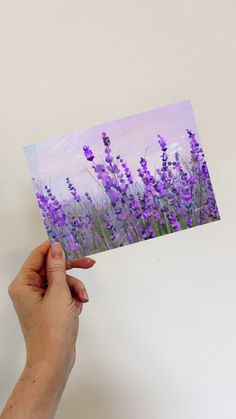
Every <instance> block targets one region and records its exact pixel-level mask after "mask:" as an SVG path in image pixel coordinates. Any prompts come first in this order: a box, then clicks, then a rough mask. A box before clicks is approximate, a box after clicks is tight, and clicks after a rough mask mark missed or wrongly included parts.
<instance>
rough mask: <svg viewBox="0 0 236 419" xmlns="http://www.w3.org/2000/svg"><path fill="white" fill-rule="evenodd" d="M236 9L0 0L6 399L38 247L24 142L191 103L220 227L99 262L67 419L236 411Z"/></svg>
mask: <svg viewBox="0 0 236 419" xmlns="http://www.w3.org/2000/svg"><path fill="white" fill-rule="evenodd" d="M235 16H236V5H235V2H234V0H232V1H231V0H224V1H220V0H208V1H207V2H206V1H205V0H204V1H203V0H198V1H193V0H189V1H187V0H179V1H172V2H171V1H158V0H153V1H152V0H146V1H138V0H119V1H116V2H115V1H113V0H101V1H99V2H98V1H97V2H96V1H93V2H92V1H87V2H85V1H84V2H82V1H78V0H49V1H48V0H41V1H34V0H33V1H32V0H21V1H20V0H18V1H17V0H15V1H14V0H2V1H1V3H0V55H1V64H0V107H1V111H0V120H1V122H0V140H1V154H0V158H1V177H0V182H1V195H0V197H1V198H0V199H1V205H0V223H1V237H2V244H1V250H0V252H1V265H0V266H1V268H0V269H1V273H0V281H1V294H0V333H1V352H0V353H1V357H0V371H1V372H0V388H1V396H0V397H1V400H0V402H1V405H2V404H3V403H4V401H5V399H6V398H7V396H8V393H9V392H10V389H11V388H12V386H13V384H14V382H15V381H16V379H17V377H18V375H19V373H20V371H21V368H22V366H23V362H24V344H23V340H22V337H21V333H20V330H19V326H18V322H17V319H16V316H15V313H14V311H13V308H12V305H11V303H10V300H9V298H8V296H7V286H8V284H9V282H10V281H11V279H12V278H13V277H14V275H15V274H16V272H17V270H18V268H19V266H20V264H21V263H22V262H23V260H24V258H25V256H26V255H27V253H28V252H29V251H30V250H31V249H32V247H34V246H36V245H37V244H38V243H40V242H41V241H43V240H44V239H45V237H46V235H45V231H44V228H43V225H42V222H41V219H40V215H39V211H38V208H37V205H36V202H35V197H34V193H33V189H32V185H31V181H30V176H29V172H28V168H27V166H26V162H25V159H24V155H23V151H22V147H23V145H25V144H30V143H32V142H38V141H41V140H43V139H47V138H51V137H54V136H57V135H60V134H63V133H67V132H70V131H75V130H77V129H80V128H83V127H88V126H91V125H95V124H98V123H101V122H104V121H108V120H112V119H115V118H120V117H123V116H126V115H130V114H134V113H136V112H142V111H144V110H148V109H152V108H155V107H158V106H161V105H166V104H169V103H174V102H177V101H180V100H184V99H191V101H192V105H193V108H194V111H195V116H196V119H197V124H198V129H199V132H200V135H201V141H202V144H203V147H204V150H205V154H206V157H207V162H208V166H209V169H210V174H211V178H212V182H213V186H214V190H215V194H216V198H217V203H218V206H219V209H220V214H221V217H222V220H221V221H219V222H216V223H212V224H209V225H205V226H201V227H197V228H194V229H192V230H189V231H184V232H180V233H176V234H173V235H171V236H170V235H169V236H165V237H161V238H157V239H153V240H150V241H148V242H145V243H139V244H135V245H132V246H128V247H125V248H121V249H117V250H112V251H109V252H106V253H103V254H99V255H97V256H96V260H97V264H96V266H95V268H94V269H93V270H92V271H86V272H85V271H83V272H82V271H81V272H77V273H75V274H77V275H79V277H80V278H81V279H82V280H84V281H85V283H86V285H87V288H88V291H89V294H90V299H91V301H90V302H89V304H88V306H86V307H85V309H84V312H83V315H82V317H81V324H80V333H79V340H78V360H77V364H76V366H75V368H74V370H73V373H72V375H71V378H70V381H69V383H68V386H67V388H66V391H65V393H64V396H63V399H62V401H61V404H60V409H59V411H58V415H57V418H58V419H62V418H66V419H74V418H76V419H77V418H83V419H126V418H127V419H143V418H145V419H157V418H158V419H222V418H224V419H233V418H235V415H236V398H235V385H236V304H235V301H236V281H235V279H236V278H235V256H236V252H235V248H236V246H235V233H236V231H235V210H236V208H235V170H234V169H233V162H235V151H236V150H235V105H236V100H235V97H236V89H235V70H236V69H235V65H236V50H235V41H236V37H235V27H236V22H235V20H236V18H235Z"/></svg>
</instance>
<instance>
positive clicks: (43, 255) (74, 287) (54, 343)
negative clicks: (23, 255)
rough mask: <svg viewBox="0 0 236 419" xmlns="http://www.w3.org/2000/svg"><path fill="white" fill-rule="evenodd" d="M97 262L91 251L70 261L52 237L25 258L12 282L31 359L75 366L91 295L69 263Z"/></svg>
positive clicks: (85, 265) (66, 369) (33, 362)
mask: <svg viewBox="0 0 236 419" xmlns="http://www.w3.org/2000/svg"><path fill="white" fill-rule="evenodd" d="M94 263H95V261H94V260H93V259H90V258H87V257H86V258H80V259H77V260H75V261H72V262H71V261H70V262H68V263H67V264H66V262H65V254H64V251H63V249H62V246H61V245H60V243H54V244H53V245H50V243H49V241H46V242H44V243H42V244H41V245H40V246H39V247H37V248H36V249H35V250H33V251H32V252H31V254H30V255H29V257H28V258H27V260H26V261H25V263H24V264H23V266H22V268H21V270H20V272H19V273H18V275H17V276H16V278H15V280H14V281H13V282H12V283H11V284H10V286H9V295H10V297H11V299H12V301H13V304H14V307H15V309H16V312H17V315H18V318H19V321H20V325H21V329H22V332H23V336H24V339H25V343H26V353H27V364H30V365H31V366H32V365H33V366H35V365H42V364H43V365H44V364H45V363H46V364H48V365H51V366H54V367H55V368H56V369H61V370H62V371H63V373H65V374H68V373H69V372H70V370H71V368H72V366H73V364H74V361H75V342H76V338H77V333H78V324H79V314H80V313H81V310H82V307H83V303H86V302H87V301H88V295H87V292H86V288H85V286H84V284H83V283H82V282H81V281H79V280H78V279H76V278H74V277H72V276H70V275H68V274H66V269H71V268H74V267H78V268H90V267H92V266H93V265H94Z"/></svg>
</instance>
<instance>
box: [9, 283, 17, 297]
mask: <svg viewBox="0 0 236 419" xmlns="http://www.w3.org/2000/svg"><path fill="white" fill-rule="evenodd" d="M17 294H18V286H17V284H16V280H14V281H12V282H11V283H10V285H9V286H8V295H9V296H10V298H11V299H13V298H14V297H15V296H16V295H17Z"/></svg>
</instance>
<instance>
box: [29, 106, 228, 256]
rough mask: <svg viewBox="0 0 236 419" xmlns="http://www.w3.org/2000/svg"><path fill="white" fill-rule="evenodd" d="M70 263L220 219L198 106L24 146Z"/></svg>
mask: <svg viewBox="0 0 236 419" xmlns="http://www.w3.org/2000/svg"><path fill="white" fill-rule="evenodd" d="M24 151H25V155H26V159H27V162H28V165H29V169H30V173H31V177H32V181H33V186H34V190H35V193H36V198H37V202H38V206H39V208H40V211H41V215H42V219H43V222H44V225H45V228H46V231H47V234H48V237H49V240H50V241H51V242H54V241H59V242H61V244H62V246H63V248H64V251H65V253H66V257H67V259H68V260H72V259H76V258H78V257H81V256H87V255H92V254H94V253H98V252H103V251H105V250H110V249H114V248H117V247H121V246H126V245H129V244H132V243H136V242H139V241H143V240H149V239H152V238H155V237H159V236H162V235H165V234H169V233H174V232H177V231H181V230H185V229H189V228H192V227H195V226H198V225H202V224H206V223H210V222H212V221H216V220H219V219H220V214H219V210H218V207H217V203H216V199H215V195H214V191H213V187H212V182H211V179H210V174H209V170H208V166H207V163H206V159H205V155H204V151H203V148H202V145H201V142H200V139H199V135H198V131H197V127H196V123H195V119H194V115H193V110H192V106H191V102H190V101H184V102H180V103H177V104H173V105H168V106H164V107H161V108H158V109H153V110H150V111H147V112H143V113H139V114H136V115H132V116H128V117H126V118H122V119H118V120H115V121H112V122H107V123H103V124H101V125H97V126H95V127H92V128H85V129H82V130H80V131H78V132H74V133H72V134H67V135H63V136H61V137H59V138H55V139H52V140H47V141H43V142H41V143H38V144H34V145H29V146H26V147H25V148H24Z"/></svg>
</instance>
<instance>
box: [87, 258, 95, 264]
mask: <svg viewBox="0 0 236 419" xmlns="http://www.w3.org/2000/svg"><path fill="white" fill-rule="evenodd" d="M88 259H89V261H90V262H91V263H92V264H93V265H94V264H95V263H96V260H95V259H92V258H88Z"/></svg>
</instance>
